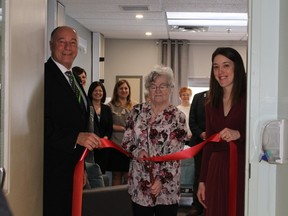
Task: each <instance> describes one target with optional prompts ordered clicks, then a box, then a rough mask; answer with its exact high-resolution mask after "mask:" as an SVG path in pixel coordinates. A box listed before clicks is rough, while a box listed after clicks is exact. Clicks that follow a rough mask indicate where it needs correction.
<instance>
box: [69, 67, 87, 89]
mask: <svg viewBox="0 0 288 216" xmlns="http://www.w3.org/2000/svg"><path fill="white" fill-rule="evenodd" d="M72 71H73V73H74V74H77V76H78V77H79V79H80V81H81V84H82V86H83V88H84V87H85V85H86V80H87V73H86V71H85V70H84V69H83V68H81V67H78V66H74V67H73V68H72Z"/></svg>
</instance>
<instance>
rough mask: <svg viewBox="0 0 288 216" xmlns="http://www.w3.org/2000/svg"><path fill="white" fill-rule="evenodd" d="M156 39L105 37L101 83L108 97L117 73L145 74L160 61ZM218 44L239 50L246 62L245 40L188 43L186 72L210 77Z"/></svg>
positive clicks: (195, 75)
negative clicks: (102, 80) (213, 55)
mask: <svg viewBox="0 0 288 216" xmlns="http://www.w3.org/2000/svg"><path fill="white" fill-rule="evenodd" d="M156 42H157V41H156V40H119V39H105V73H104V79H105V83H104V84H105V87H106V89H107V96H108V97H111V95H112V92H113V87H114V84H115V80H116V76H117V75H132V76H143V77H144V76H145V75H146V74H147V73H149V72H150V70H151V69H152V68H153V66H154V65H155V64H159V63H160V62H161V60H160V59H161V58H160V49H159V45H157V44H156ZM220 46H230V47H233V48H235V49H236V50H238V51H239V53H240V55H241V56H242V58H243V61H244V64H245V65H246V53H247V42H243V43H240V42H235V43H233V42H213V43H212V42H207V43H190V45H189V67H188V70H189V71H188V76H189V77H193V78H200V77H201V78H203V77H209V76H210V69H211V55H212V53H213V52H214V50H215V49H216V48H217V47H220ZM187 80H188V77H187ZM143 82H144V80H143ZM143 92H144V89H143ZM132 93H133V92H132Z"/></svg>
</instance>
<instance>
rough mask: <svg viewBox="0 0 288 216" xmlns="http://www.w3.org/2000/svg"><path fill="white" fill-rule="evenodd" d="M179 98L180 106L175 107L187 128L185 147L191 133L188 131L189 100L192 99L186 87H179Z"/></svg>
mask: <svg viewBox="0 0 288 216" xmlns="http://www.w3.org/2000/svg"><path fill="white" fill-rule="evenodd" d="M179 97H180V100H181V104H180V105H178V106H177V108H178V109H180V110H181V111H182V112H183V113H184V114H185V116H186V125H187V128H188V133H187V140H186V145H189V143H190V139H191V136H192V133H191V131H190V129H189V113H190V105H191V104H190V99H191V97H192V90H191V89H190V88H188V87H181V88H180V90H179Z"/></svg>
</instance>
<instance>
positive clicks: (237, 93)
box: [207, 47, 246, 107]
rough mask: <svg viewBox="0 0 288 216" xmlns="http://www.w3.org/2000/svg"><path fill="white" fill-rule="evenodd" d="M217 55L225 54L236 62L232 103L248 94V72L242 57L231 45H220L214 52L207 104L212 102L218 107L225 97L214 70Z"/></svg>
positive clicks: (212, 104)
mask: <svg viewBox="0 0 288 216" xmlns="http://www.w3.org/2000/svg"><path fill="white" fill-rule="evenodd" d="M217 55H223V56H225V57H226V58H228V59H230V60H231V61H233V63H234V80H233V87H232V92H231V97H232V98H231V99H232V101H231V103H232V105H234V104H235V103H236V102H237V101H238V100H239V99H240V98H241V97H242V96H243V95H245V94H246V73H245V68H244V63H243V60H242V57H241V56H240V54H239V53H238V52H237V51H236V50H235V49H233V48H231V47H219V48H217V49H216V50H215V51H214V53H213V54H212V66H211V74H210V89H209V92H208V98H207V104H210V105H211V106H213V107H218V106H219V104H220V103H222V99H223V88H222V87H221V86H220V85H219V83H218V82H217V80H216V79H215V76H214V71H213V62H214V58H215V57H216V56H217Z"/></svg>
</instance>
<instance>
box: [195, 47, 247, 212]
mask: <svg viewBox="0 0 288 216" xmlns="http://www.w3.org/2000/svg"><path fill="white" fill-rule="evenodd" d="M207 100H208V101H207V104H206V107H205V108H206V134H207V137H210V136H211V135H213V134H215V133H219V135H220V137H221V139H222V141H221V142H219V143H214V142H213V143H212V142H211V143H207V145H206V146H205V147H204V149H203V155H202V166H201V173H200V179H199V188H198V193H197V196H198V199H199V201H200V202H201V203H202V204H203V206H204V208H205V210H204V215H205V216H228V215H229V213H228V207H229V200H230V201H231V197H229V156H230V153H229V150H230V148H229V147H230V146H229V142H230V141H234V142H235V143H236V146H237V155H238V174H237V203H236V211H237V214H236V215H237V216H244V191H245V190H244V181H245V135H246V133H245V130H246V128H245V126H246V74H245V69H244V64H243V61H242V58H241V56H240V55H239V53H238V52H237V51H236V50H235V49H233V48H229V47H223V48H218V49H216V50H215V51H214V53H213V55H212V68H211V78H210V90H209V93H208V98H207ZM230 207H231V205H230ZM229 216H231V214H230V215H229Z"/></svg>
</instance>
